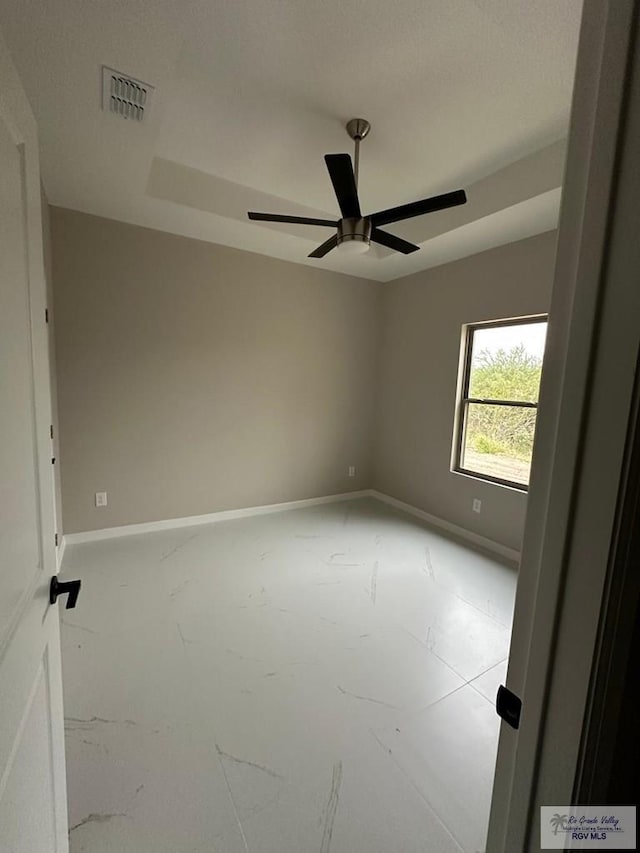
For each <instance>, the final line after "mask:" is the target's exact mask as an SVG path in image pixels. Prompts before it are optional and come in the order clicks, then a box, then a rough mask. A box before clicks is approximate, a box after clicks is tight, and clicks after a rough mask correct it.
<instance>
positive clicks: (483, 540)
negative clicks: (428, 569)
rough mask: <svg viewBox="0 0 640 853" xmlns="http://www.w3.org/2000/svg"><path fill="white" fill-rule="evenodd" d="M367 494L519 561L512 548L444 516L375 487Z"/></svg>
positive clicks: (509, 559) (507, 557)
mask: <svg viewBox="0 0 640 853" xmlns="http://www.w3.org/2000/svg"><path fill="white" fill-rule="evenodd" d="M369 494H370V495H371V497H374V498H377V499H378V500H379V501H382V502H383V503H386V504H389V505H390V506H393V507H395V508H396V509H400V510H402V511H403V512H406V513H408V514H409V515H413V516H415V517H416V518H420V519H422V521H426V522H427V524H431V525H432V526H433V527H439V528H440V529H442V530H446V531H447V533H451V534H452V535H453V536H456V537H457V538H458V539H464V540H466V541H467V542H470V543H471V544H472V545H476V546H477V547H478V548H482V549H484V550H485V551H490V552H492V553H493V554H498V556H500V557H503V558H504V559H505V560H508V561H509V562H510V563H513V564H515V565H519V563H520V552H519V551H516V550H515V549H514V548H507V546H506V545H502V544H500V542H495V541H494V540H493V539H488V538H487V537H486V536H480V534H479V533H473V532H472V531H471V530H466V529H465V528H464V527H459V526H458V525H457V524H453V522H451V521H445V520H444V518H438V516H437V515H431V513H428V512H425V511H424V510H423V509H418V508H417V507H415V506H412V505H411V504H408V503H405V502H404V501H399V500H398V499H397V498H392V497H391V496H390V495H385V494H384V493H383V492H379V491H377V489H369Z"/></svg>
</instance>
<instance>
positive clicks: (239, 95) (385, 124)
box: [0, 0, 581, 281]
mask: <svg viewBox="0 0 640 853" xmlns="http://www.w3.org/2000/svg"><path fill="white" fill-rule="evenodd" d="M580 10H581V0H396V1H395V2H394V3H389V2H387V0H325V2H322V3H319V2H317V0H262V2H260V0H215V2H212V0H46V2H43V0H2V4H0V27H1V28H2V31H3V33H4V36H5V38H6V40H7V42H8V45H9V48H10V50H11V51H12V54H13V57H14V61H15V63H16V66H17V68H18V71H19V73H20V76H21V78H22V80H23V83H24V85H25V88H26V89H27V93H28V95H29V98H30V100H31V103H32V106H33V109H34V112H35V114H36V118H37V120H38V123H39V127H40V138H41V148H42V174H43V181H44V184H45V188H46V191H47V194H48V197H49V200H50V202H51V203H52V204H55V205H60V206H63V207H70V208H73V209H76V210H82V211H86V212H89V213H94V214H98V215H101V216H107V217H110V218H114V219H119V220H123V221H126V222H132V223H136V224H140V225H146V226H149V227H152V228H158V229H161V230H165V231H170V232H173V233H177V234H184V235H187V236H192V237H196V238H198V239H204V240H209V241H211V242H214V243H222V244H226V245H230V246H235V247H237V248H242V249H247V250H249V251H253V252H259V253H262V254H266V255H272V256H274V257H278V258H284V259H286V260H291V261H296V262H300V263H308V264H310V265H314V266H322V267H324V268H326V269H333V270H338V271H343V272H349V273H351V274H355V275H362V276H364V277H367V278H372V279H378V280H382V281H385V280H389V279H392V278H396V277H398V276H401V275H406V274H407V273H409V272H415V271H417V270H419V269H424V268H426V267H429V266H434V265H435V264H440V263H443V262H445V261H448V260H452V259H454V258H456V257H462V256H464V255H466V254H470V253H472V252H475V251H479V250H482V249H483V248H488V247H490V246H495V245H500V244H501V243H505V242H509V241H511V240H514V239H519V238H520V237H524V236H530V235H531V234H535V233H540V232H541V231H545V230H549V229H550V228H553V227H555V224H556V221H557V211H558V202H559V189H558V188H559V187H560V185H561V179H562V163H563V153H564V143H563V141H562V140H563V139H564V137H565V136H566V132H567V123H568V115H569V107H570V98H571V87H572V82H573V68H574V63H575V54H576V47H577V36H578V27H579V18H580ZM103 64H104V65H108V66H110V67H112V68H116V69H117V70H119V71H122V72H124V73H128V74H131V75H133V76H134V77H137V78H138V79H141V80H143V81H145V82H147V83H150V84H152V85H153V86H155V91H154V93H153V97H152V102H151V106H150V110H149V115H148V117H147V118H146V119H145V122H144V123H143V124H142V125H138V124H134V123H132V122H127V121H124V120H122V119H120V118H117V117H115V116H113V115H111V114H109V113H105V112H102V111H101V100H100V91H101V90H100V85H101V82H100V75H101V66H102V65H103ZM353 116H364V117H365V118H368V119H369V120H370V121H371V123H372V126H373V128H372V131H371V134H370V136H369V137H368V138H367V139H366V140H365V142H363V144H362V149H361V171H360V197H361V202H362V207H363V210H364V211H365V212H366V213H369V212H373V211H375V210H379V209H382V208H386V207H392V206H395V205H398V204H403V203H405V202H409V201H413V200H415V199H418V198H423V197H425V196H428V195H431V194H435V193H440V192H445V191H448V190H453V189H458V188H460V187H463V188H465V189H466V190H467V194H468V197H469V203H468V204H467V205H465V206H464V207H462V208H456V209H455V210H450V211H443V212H440V213H436V214H431V215H429V216H424V217H420V218H417V219H414V220H411V221H408V222H406V223H404V224H401V225H395V226H389V227H388V230H390V231H393V232H394V233H396V234H399V235H400V236H403V237H405V238H407V239H410V240H413V241H415V242H418V243H420V244H421V247H422V250H421V251H420V252H416V253H414V254H413V255H411V256H403V255H399V254H397V253H390V252H388V251H387V250H378V249H376V251H374V252H371V253H369V254H368V255H366V256H361V257H355V258H352V257H348V258H344V257H343V256H341V255H340V254H339V253H338V252H332V253H330V254H329V255H327V256H326V258H324V259H323V260H320V261H318V260H308V259H307V258H306V255H307V254H308V253H309V252H310V251H311V250H312V249H313V248H314V246H316V245H317V244H319V243H321V242H323V241H324V240H325V239H326V238H327V237H328V236H329V235H330V232H327V231H326V229H323V228H317V229H316V228H301V227H299V226H287V225H269V224H256V223H250V222H248V221H247V220H246V217H245V213H246V210H248V209H249V208H251V209H254V210H265V211H269V212H290V213H298V214H300V213H302V214H304V213H305V212H308V211H309V210H312V211H314V213H315V214H316V215H317V214H318V213H322V215H325V216H326V215H327V214H329V215H330V216H331V217H332V218H333V217H334V216H336V215H337V205H336V202H335V198H334V196H333V191H332V188H331V184H330V182H329V178H328V175H327V173H326V170H325V166H324V162H323V159H322V157H323V154H325V153H328V152H340V151H348V152H349V153H351V152H352V143H351V141H350V140H349V139H348V137H347V135H346V133H345V131H344V123H345V122H346V120H348V119H349V118H351V117H353Z"/></svg>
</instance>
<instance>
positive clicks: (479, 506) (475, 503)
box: [473, 498, 482, 512]
mask: <svg viewBox="0 0 640 853" xmlns="http://www.w3.org/2000/svg"><path fill="white" fill-rule="evenodd" d="M481 509H482V501H481V500H480V498H474V499H473V511H474V512H480V510H481Z"/></svg>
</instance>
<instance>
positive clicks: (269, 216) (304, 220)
mask: <svg viewBox="0 0 640 853" xmlns="http://www.w3.org/2000/svg"><path fill="white" fill-rule="evenodd" d="M247 216H248V217H249V219H254V220H256V221H257V222H291V223H293V224H294V225H326V226H327V227H328V228H335V227H336V225H337V224H338V223H337V222H336V221H335V220H332V219H310V218H309V217H308V216H282V215H281V214H280V213H254V212H253V211H251V210H250V211H249V213H247Z"/></svg>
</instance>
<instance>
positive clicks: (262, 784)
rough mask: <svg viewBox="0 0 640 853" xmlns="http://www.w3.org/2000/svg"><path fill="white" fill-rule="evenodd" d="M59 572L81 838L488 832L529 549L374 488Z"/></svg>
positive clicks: (296, 851) (249, 843) (359, 850)
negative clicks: (518, 588) (443, 527)
mask: <svg viewBox="0 0 640 853" xmlns="http://www.w3.org/2000/svg"><path fill="white" fill-rule="evenodd" d="M63 575H64V576H65V577H67V578H71V577H80V578H82V582H83V586H82V592H81V595H80V599H79V602H78V607H77V609H76V610H74V611H65V610H62V609H61V611H60V613H61V619H62V623H63V624H62V644H63V671H64V690H65V715H66V721H65V728H66V740H67V765H68V785H69V812H70V823H69V825H70V840H71V851H72V853H80V851H87V853H107V851H109V853H112V851H113V853H460V851H464V853H476V851H482V850H484V840H485V834H486V826H487V820H488V811H489V802H490V796H491V785H492V778H493V769H494V763H495V756H496V749H497V738H498V729H499V726H498V722H499V721H498V718H497V716H496V714H495V711H494V709H493V699H494V696H495V691H496V689H497V686H498V684H499V683H500V681H501V680H504V677H505V670H506V658H507V655H508V649H509V636H510V624H511V618H512V609H513V600H514V594H515V583H516V572H515V571H514V570H513V569H512V568H509V567H507V566H504V565H502V564H501V563H500V562H498V561H497V560H494V559H492V558H490V557H487V556H484V555H482V554H479V553H477V552H475V551H473V550H470V549H468V548H466V547H464V546H463V545H461V544H459V543H457V542H454V541H453V540H451V539H448V538H446V537H445V536H443V535H441V534H440V533H438V532H437V531H435V530H433V529H429V528H427V527H426V526H424V525H423V524H422V523H420V522H418V521H416V520H415V519H413V518H411V517H409V516H406V515H404V514H402V513H399V512H397V511H395V510H393V509H391V508H390V507H388V506H386V505H384V504H382V503H380V502H378V501H375V500H373V499H360V500H354V501H348V502H344V503H334V504H326V505H322V506H317V507H311V508H305V509H301V510H295V511H289V512H283V513H278V514H272V515H262V516H254V517H252V518H247V519H240V520H235V521H228V522H221V523H217V524H210V525H206V526H202V527H192V528H186V529H182V530H172V531H163V532H159V533H153V534H146V535H138V536H128V537H123V538H120V539H111V540H107V541H103V542H95V543H90V544H83V545H75V546H72V547H70V548H69V549H68V550H67V553H66V555H65V561H64V570H63Z"/></svg>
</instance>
